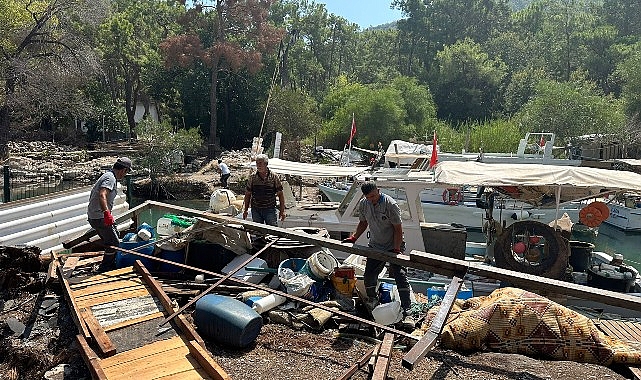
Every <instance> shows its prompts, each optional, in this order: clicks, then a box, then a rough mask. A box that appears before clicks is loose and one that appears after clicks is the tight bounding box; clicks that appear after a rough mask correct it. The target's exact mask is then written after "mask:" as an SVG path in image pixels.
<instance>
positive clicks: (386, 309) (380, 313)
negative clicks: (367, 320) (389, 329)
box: [372, 301, 403, 326]
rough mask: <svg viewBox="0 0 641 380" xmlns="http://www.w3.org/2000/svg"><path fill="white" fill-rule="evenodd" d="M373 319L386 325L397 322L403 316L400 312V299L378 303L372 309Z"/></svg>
mask: <svg viewBox="0 0 641 380" xmlns="http://www.w3.org/2000/svg"><path fill="white" fill-rule="evenodd" d="M372 316H373V317H374V321H375V322H376V323H378V324H381V325H384V326H387V325H392V324H394V323H397V322H399V321H400V320H401V319H402V318H403V313H402V312H401V301H392V302H388V303H384V304H380V305H378V306H376V307H375V308H374V310H372Z"/></svg>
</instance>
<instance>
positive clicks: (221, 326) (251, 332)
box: [193, 294, 263, 348]
mask: <svg viewBox="0 0 641 380" xmlns="http://www.w3.org/2000/svg"><path fill="white" fill-rule="evenodd" d="M193 316H194V323H195V325H196V326H197V327H198V332H201V333H202V334H203V335H205V336H207V337H209V338H211V339H213V340H215V341H216V342H218V343H222V344H225V345H230V346H233V347H238V348H244V347H247V346H249V345H250V344H252V343H253V342H254V341H255V340H256V337H258V334H260V329H261V328H262V327H263V318H262V317H261V316H260V315H259V314H258V313H256V311H254V310H253V309H252V308H251V307H249V306H247V305H245V304H244V303H242V302H240V301H238V300H236V299H233V298H230V297H225V296H221V295H218V294H208V295H206V296H204V297H202V298H201V299H199V300H198V301H197V302H196V310H195V311H194V314H193Z"/></svg>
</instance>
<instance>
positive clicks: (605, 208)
mask: <svg viewBox="0 0 641 380" xmlns="http://www.w3.org/2000/svg"><path fill="white" fill-rule="evenodd" d="M588 206H590V207H594V208H596V209H597V210H599V211H600V212H601V217H602V218H603V220H606V219H607V218H608V217H609V216H610V209H609V208H608V205H606V204H605V203H603V202H599V201H594V202H592V203H590V204H589V205H588Z"/></svg>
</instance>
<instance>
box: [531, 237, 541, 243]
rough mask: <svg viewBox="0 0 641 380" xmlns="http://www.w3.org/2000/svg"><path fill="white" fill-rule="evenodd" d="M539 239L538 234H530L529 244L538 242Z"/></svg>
mask: <svg viewBox="0 0 641 380" xmlns="http://www.w3.org/2000/svg"><path fill="white" fill-rule="evenodd" d="M540 241H541V238H540V237H539V236H536V235H532V236H530V244H539V242H540Z"/></svg>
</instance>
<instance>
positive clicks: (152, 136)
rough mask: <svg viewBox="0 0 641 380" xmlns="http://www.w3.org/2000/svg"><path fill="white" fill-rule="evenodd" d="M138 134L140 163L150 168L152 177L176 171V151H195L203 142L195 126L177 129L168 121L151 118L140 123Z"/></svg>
mask: <svg viewBox="0 0 641 380" xmlns="http://www.w3.org/2000/svg"><path fill="white" fill-rule="evenodd" d="M136 134H137V136H138V142H139V144H140V154H141V158H140V165H142V166H144V167H146V168H148V169H149V171H150V175H151V177H152V179H153V178H156V177H157V176H159V175H162V174H169V173H173V172H174V171H175V167H174V166H173V165H172V162H171V158H172V157H173V155H174V154H175V152H177V151H182V152H184V153H194V152H196V151H197V150H198V149H199V148H200V147H201V145H202V144H203V140H202V138H201V136H200V132H199V131H198V130H197V129H195V128H192V129H187V130H185V129H179V130H177V131H175V130H174V127H173V126H172V125H170V124H169V123H168V122H162V123H158V122H155V121H153V120H151V119H149V118H147V119H144V120H142V121H141V122H140V123H138V125H137V126H136Z"/></svg>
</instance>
